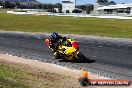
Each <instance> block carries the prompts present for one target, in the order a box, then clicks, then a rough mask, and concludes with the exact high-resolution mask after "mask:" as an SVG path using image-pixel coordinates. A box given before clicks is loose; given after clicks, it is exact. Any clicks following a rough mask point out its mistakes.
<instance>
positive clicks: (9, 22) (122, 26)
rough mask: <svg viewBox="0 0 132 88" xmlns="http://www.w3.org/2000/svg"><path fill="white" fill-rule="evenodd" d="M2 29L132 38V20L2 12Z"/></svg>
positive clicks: (0, 26) (0, 19)
mask: <svg viewBox="0 0 132 88" xmlns="http://www.w3.org/2000/svg"><path fill="white" fill-rule="evenodd" d="M0 30H6V31H24V32H49V33H50V32H53V31H56V32H59V33H64V34H67V33H68V34H85V35H97V36H108V37H118V38H120V37H121V38H132V20H117V19H99V18H76V17H56V16H34V15H12V14H0Z"/></svg>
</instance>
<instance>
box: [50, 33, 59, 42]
mask: <svg viewBox="0 0 132 88" xmlns="http://www.w3.org/2000/svg"><path fill="white" fill-rule="evenodd" d="M58 37H59V35H58V33H56V32H53V33H52V34H51V38H52V39H53V40H55V39H57V38H58Z"/></svg>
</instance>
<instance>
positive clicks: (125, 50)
mask: <svg viewBox="0 0 132 88" xmlns="http://www.w3.org/2000/svg"><path fill="white" fill-rule="evenodd" d="M47 37H48V35H42V34H24V33H4V32H1V33H0V52H1V53H8V54H11V55H17V56H20V57H25V58H29V59H37V60H39V61H42V62H43V61H44V62H48V63H56V64H60V65H64V66H68V67H71V68H76V69H80V68H81V67H85V69H86V70H88V71H90V72H92V73H96V74H99V75H103V76H106V77H109V78H112V79H130V80H132V43H131V41H130V42H129V41H128V42H125V43H124V42H120V41H116V40H114V41H111V40H99V39H92V38H86V37H85V38H83V37H78V36H76V37H75V36H74V37H72V38H73V39H75V40H77V42H78V45H79V47H80V51H81V52H82V53H83V54H84V55H85V56H86V57H87V58H88V59H90V60H91V61H89V62H87V63H83V62H82V63H74V62H59V60H55V59H54V57H53V55H52V52H51V51H50V49H48V47H47V46H46V45H44V44H42V41H44V40H45V38H47ZM69 37H71V36H69Z"/></svg>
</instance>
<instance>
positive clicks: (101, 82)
mask: <svg viewBox="0 0 132 88" xmlns="http://www.w3.org/2000/svg"><path fill="white" fill-rule="evenodd" d="M81 71H82V76H81V77H79V79H78V80H79V82H80V84H81V85H82V86H88V85H105V86H106V85H107V86H130V85H131V83H132V82H131V81H130V80H110V79H103V80H102V79H89V77H88V72H87V71H85V70H84V68H82V69H81Z"/></svg>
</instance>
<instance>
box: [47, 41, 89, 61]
mask: <svg viewBox="0 0 132 88" xmlns="http://www.w3.org/2000/svg"><path fill="white" fill-rule="evenodd" d="M59 41H61V42H59V44H58V45H57V46H58V48H57V52H58V54H59V55H58V56H59V58H61V59H62V60H65V61H87V58H86V57H85V56H84V55H83V54H82V53H81V52H80V51H79V47H78V44H77V42H76V41H74V40H72V39H70V38H67V39H66V41H62V39H61V40H59ZM45 44H46V45H47V46H48V47H49V48H50V40H49V39H46V40H45Z"/></svg>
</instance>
